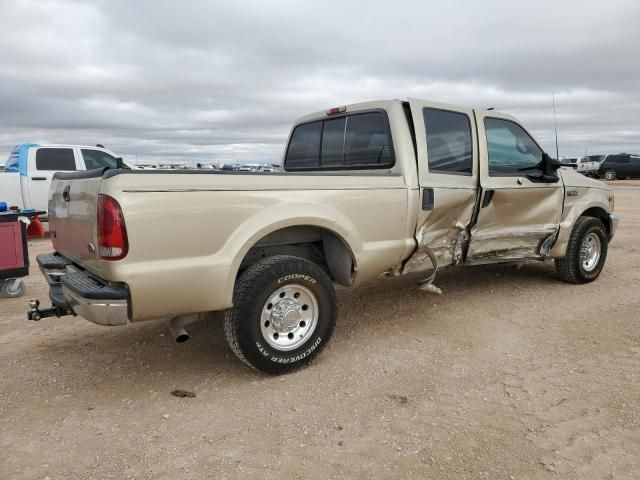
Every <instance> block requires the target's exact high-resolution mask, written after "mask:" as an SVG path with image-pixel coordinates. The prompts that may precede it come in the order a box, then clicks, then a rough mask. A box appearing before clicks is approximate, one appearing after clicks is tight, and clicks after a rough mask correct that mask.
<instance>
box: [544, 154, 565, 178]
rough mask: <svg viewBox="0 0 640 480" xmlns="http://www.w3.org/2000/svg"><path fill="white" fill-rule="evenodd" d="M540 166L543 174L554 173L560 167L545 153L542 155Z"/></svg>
mask: <svg viewBox="0 0 640 480" xmlns="http://www.w3.org/2000/svg"><path fill="white" fill-rule="evenodd" d="M542 164H543V165H544V169H545V173H551V172H555V171H557V170H558V169H559V168H560V167H561V166H562V163H561V162H560V161H559V160H556V159H555V158H551V156H550V155H549V154H548V153H546V152H544V153H543V154H542Z"/></svg>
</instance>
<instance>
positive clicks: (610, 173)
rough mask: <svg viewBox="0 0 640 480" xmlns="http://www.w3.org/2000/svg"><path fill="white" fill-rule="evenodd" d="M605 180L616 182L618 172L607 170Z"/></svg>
mask: <svg viewBox="0 0 640 480" xmlns="http://www.w3.org/2000/svg"><path fill="white" fill-rule="evenodd" d="M604 178H605V180H615V179H616V178H617V175H616V171H615V170H607V171H606V172H604Z"/></svg>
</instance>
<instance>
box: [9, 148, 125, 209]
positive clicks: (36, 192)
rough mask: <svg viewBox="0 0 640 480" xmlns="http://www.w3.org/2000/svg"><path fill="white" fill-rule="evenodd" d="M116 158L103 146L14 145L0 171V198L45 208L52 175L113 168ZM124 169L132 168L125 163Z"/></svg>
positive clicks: (12, 202)
mask: <svg viewBox="0 0 640 480" xmlns="http://www.w3.org/2000/svg"><path fill="white" fill-rule="evenodd" d="M117 162H118V157H117V156H116V155H115V154H114V153H112V152H110V151H109V150H107V149H105V148H103V147H89V146H82V145H37V144H34V143H21V144H19V145H16V146H15V147H14V148H13V150H11V153H10V154H9V159H8V160H7V163H6V164H5V170H4V172H0V201H3V202H7V203H9V204H10V205H15V206H17V207H20V208H21V209H24V208H33V209H34V210H39V211H46V210H47V202H48V200H49V187H50V185H51V180H52V179H53V174H54V173H56V172H61V171H75V170H92V169H94V168H100V167H112V168H113V167H115V166H116V165H117ZM122 165H123V166H124V167H126V168H134V167H133V166H132V165H130V164H128V163H127V162H124V161H123V163H122Z"/></svg>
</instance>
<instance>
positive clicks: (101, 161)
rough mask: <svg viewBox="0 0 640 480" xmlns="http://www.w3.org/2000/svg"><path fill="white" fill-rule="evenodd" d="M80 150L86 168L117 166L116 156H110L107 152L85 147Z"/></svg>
mask: <svg viewBox="0 0 640 480" xmlns="http://www.w3.org/2000/svg"><path fill="white" fill-rule="evenodd" d="M81 151H82V158H83V160H84V164H85V166H86V167H87V170H93V169H94V168H104V167H109V168H117V165H118V161H117V160H116V157H114V156H111V155H109V154H108V153H105V152H101V151H100V150H92V149H86V148H83V149H82V150H81Z"/></svg>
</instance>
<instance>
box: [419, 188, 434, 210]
mask: <svg viewBox="0 0 640 480" xmlns="http://www.w3.org/2000/svg"><path fill="white" fill-rule="evenodd" d="M434 205H435V198H434V192H433V188H423V189H422V210H433V207H434Z"/></svg>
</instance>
